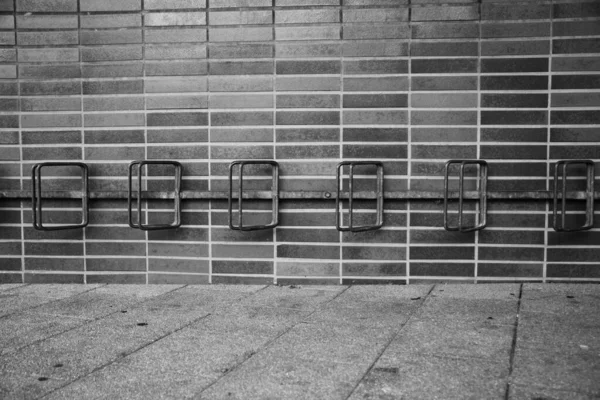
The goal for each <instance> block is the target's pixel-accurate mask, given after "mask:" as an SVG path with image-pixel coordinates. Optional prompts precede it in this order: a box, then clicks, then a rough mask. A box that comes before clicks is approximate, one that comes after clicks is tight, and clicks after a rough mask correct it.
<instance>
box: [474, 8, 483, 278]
mask: <svg viewBox="0 0 600 400" xmlns="http://www.w3.org/2000/svg"><path fill="white" fill-rule="evenodd" d="M477 7H478V12H479V21H478V23H477V25H478V26H477V32H478V33H479V38H478V40H477V59H478V62H477V128H476V129H477V157H476V158H477V159H478V160H479V159H481V112H482V110H481V60H482V56H481V44H482V43H481V40H482V38H481V36H482V24H481V20H482V18H481V11H482V10H481V7H482V4H481V0H478V1H477ZM476 173H477V175H478V179H477V183H476V188H477V190H480V189H481V183H482V182H481V178H480V177H481V166H477V170H476ZM475 211H476V212H478V213H480V212H481V205H480V204H479V202H477V204H476V205H475ZM475 218H476V220H475V221H477V222H479V220H480V219H481V214H478V215H476V216H475ZM479 233H480V231H479V230H476V231H475V233H474V234H473V245H474V246H473V262H474V271H473V282H474V283H477V278H478V275H479Z"/></svg>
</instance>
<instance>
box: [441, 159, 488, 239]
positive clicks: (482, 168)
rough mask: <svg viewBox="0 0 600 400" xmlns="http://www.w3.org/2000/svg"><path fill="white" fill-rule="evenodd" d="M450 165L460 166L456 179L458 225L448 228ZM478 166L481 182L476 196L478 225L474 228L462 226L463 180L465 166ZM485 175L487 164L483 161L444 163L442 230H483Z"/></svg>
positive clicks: (485, 195) (485, 208)
mask: <svg viewBox="0 0 600 400" xmlns="http://www.w3.org/2000/svg"><path fill="white" fill-rule="evenodd" d="M452 164H460V170H459V177H458V179H459V180H458V225H457V226H450V224H449V222H448V198H449V190H448V175H449V171H450V166H451V165H452ZM473 164H474V165H479V166H480V169H479V180H480V182H481V184H480V186H479V189H478V194H479V223H478V224H476V225H474V226H465V225H463V211H464V190H463V187H464V180H465V166H466V165H473ZM487 174H488V164H487V162H486V161H484V160H449V161H448V162H446V166H445V171H444V229H446V230H447V231H459V232H473V231H477V230H481V229H483V228H485V226H486V224H487V221H486V219H487Z"/></svg>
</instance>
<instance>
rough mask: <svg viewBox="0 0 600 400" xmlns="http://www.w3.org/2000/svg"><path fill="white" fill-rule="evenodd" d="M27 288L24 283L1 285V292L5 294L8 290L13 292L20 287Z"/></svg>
mask: <svg viewBox="0 0 600 400" xmlns="http://www.w3.org/2000/svg"><path fill="white" fill-rule="evenodd" d="M22 286H25V285H24V284H23V283H3V284H2V285H0V292H5V291H7V290H13V289H16V288H19V287H22Z"/></svg>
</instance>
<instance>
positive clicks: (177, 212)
mask: <svg viewBox="0 0 600 400" xmlns="http://www.w3.org/2000/svg"><path fill="white" fill-rule="evenodd" d="M147 165H172V166H174V167H175V188H174V190H173V192H172V193H173V195H172V196H169V197H168V198H172V199H173V200H174V206H173V212H174V219H173V222H172V223H170V224H144V223H143V222H142V220H143V218H142V214H143V212H142V200H143V191H142V174H143V168H144V166H147ZM135 167H137V180H138V188H137V196H135V197H136V203H137V216H138V220H137V223H135V222H134V221H133V211H132V203H133V201H132V199H133V183H132V182H133V170H134V168H135ZM128 172H129V173H128V177H127V188H128V193H127V214H128V217H129V226H130V227H132V228H135V229H141V230H144V231H153V230H159V229H176V228H179V227H180V226H181V176H182V172H183V166H182V165H181V163H179V162H177V161H169V160H165V161H163V160H145V161H133V162H131V163H130V164H129V169H128ZM161 198H167V197H161Z"/></svg>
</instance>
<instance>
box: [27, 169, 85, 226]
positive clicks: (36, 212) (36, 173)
mask: <svg viewBox="0 0 600 400" xmlns="http://www.w3.org/2000/svg"><path fill="white" fill-rule="evenodd" d="M73 166H74V167H79V168H80V169H81V208H82V210H81V214H82V215H81V223H79V224H75V225H57V226H46V225H44V224H43V222H42V217H43V213H42V210H43V207H42V206H43V202H42V199H43V196H42V169H43V168H44V167H73ZM88 187H89V172H88V166H87V165H86V164H84V163H80V162H43V163H38V164H35V165H34V166H33V168H31V188H32V190H31V209H32V212H33V227H34V228H35V229H37V230H39V231H60V230H65V229H78V228H85V227H86V226H87V225H88V221H89V190H88Z"/></svg>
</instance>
